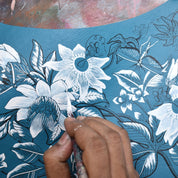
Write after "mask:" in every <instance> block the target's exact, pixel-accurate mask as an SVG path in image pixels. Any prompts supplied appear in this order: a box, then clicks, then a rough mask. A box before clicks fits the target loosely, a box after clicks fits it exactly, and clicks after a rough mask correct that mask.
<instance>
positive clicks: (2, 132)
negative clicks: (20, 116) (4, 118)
mask: <svg viewBox="0 0 178 178" xmlns="http://www.w3.org/2000/svg"><path fill="white" fill-rule="evenodd" d="M8 123H9V122H6V123H5V124H3V125H1V126H0V139H2V138H4V137H5V136H6V135H7V130H8Z"/></svg>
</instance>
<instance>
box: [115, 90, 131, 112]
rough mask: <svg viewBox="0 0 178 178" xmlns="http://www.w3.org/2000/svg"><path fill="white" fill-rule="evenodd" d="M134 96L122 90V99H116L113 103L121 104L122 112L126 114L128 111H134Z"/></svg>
mask: <svg viewBox="0 0 178 178" xmlns="http://www.w3.org/2000/svg"><path fill="white" fill-rule="evenodd" d="M131 98H132V95H131V94H128V93H127V92H126V91H125V90H123V89H122V90H121V92H120V97H115V98H114V99H113V102H114V103H115V104H119V105H120V106H121V111H122V112H123V113H125V112H126V111H127V109H129V110H130V111H132V103H131Z"/></svg>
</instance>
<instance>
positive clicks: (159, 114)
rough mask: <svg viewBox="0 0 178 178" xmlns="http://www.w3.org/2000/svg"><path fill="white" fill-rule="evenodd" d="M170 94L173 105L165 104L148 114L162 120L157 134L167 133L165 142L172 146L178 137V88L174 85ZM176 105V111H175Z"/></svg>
mask: <svg viewBox="0 0 178 178" xmlns="http://www.w3.org/2000/svg"><path fill="white" fill-rule="evenodd" d="M169 93H170V95H171V97H172V101H173V103H164V104H163V105H161V106H159V107H158V108H156V109H154V110H152V111H150V112H148V114H150V115H152V116H156V118H157V119H159V120H160V124H159V126H158V129H157V131H156V134H157V135H159V134H161V133H163V132H166V133H165V135H164V140H165V142H169V144H170V145H172V144H173V142H174V140H175V139H176V138H177V137H178V129H177V126H178V86H175V85H173V86H172V87H171V89H170V92H169ZM174 102H176V103H174ZM174 105H175V110H173V107H174Z"/></svg>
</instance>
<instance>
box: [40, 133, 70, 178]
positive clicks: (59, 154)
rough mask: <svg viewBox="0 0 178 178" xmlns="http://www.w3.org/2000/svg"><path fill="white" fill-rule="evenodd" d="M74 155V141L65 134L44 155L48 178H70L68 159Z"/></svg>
mask: <svg viewBox="0 0 178 178" xmlns="http://www.w3.org/2000/svg"><path fill="white" fill-rule="evenodd" d="M71 153H72V141H71V139H70V137H69V135H68V134H67V132H65V133H64V134H63V135H62V137H61V138H60V140H59V141H58V142H57V143H56V144H55V145H54V146H52V147H51V148H50V149H48V150H47V151H46V152H45V153H44V156H43V158H44V163H45V169H46V175H47V177H48V178H69V177H70V170H69V166H68V164H67V159H68V158H69V156H70V155H71Z"/></svg>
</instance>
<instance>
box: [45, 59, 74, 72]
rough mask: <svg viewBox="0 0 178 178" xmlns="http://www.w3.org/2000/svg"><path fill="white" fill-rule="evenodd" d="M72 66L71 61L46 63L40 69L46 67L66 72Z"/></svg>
mask: <svg viewBox="0 0 178 178" xmlns="http://www.w3.org/2000/svg"><path fill="white" fill-rule="evenodd" d="M70 65H72V61H69V60H68V61H48V62H46V63H45V64H43V66H42V67H48V68H50V69H53V70H55V71H61V70H62V71H63V70H67V69H68V67H69V66H70Z"/></svg>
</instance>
